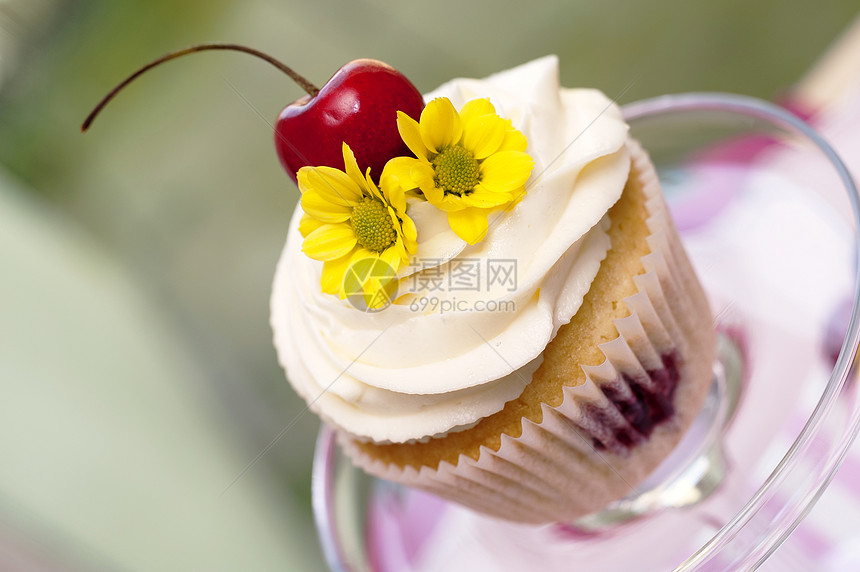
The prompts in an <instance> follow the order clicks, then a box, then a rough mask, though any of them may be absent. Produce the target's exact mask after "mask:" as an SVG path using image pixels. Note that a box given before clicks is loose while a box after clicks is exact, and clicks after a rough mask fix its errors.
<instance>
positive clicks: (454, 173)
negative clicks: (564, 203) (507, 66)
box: [385, 97, 534, 244]
mask: <svg viewBox="0 0 860 572" xmlns="http://www.w3.org/2000/svg"><path fill="white" fill-rule="evenodd" d="M397 128H398V130H399V131H400V136H401V137H402V138H403V141H404V142H405V143H406V145H407V146H408V147H409V149H410V150H411V151H412V152H413V153H414V154H415V157H416V158H411V157H398V158H395V159H391V160H390V161H389V162H388V164H387V165H386V166H385V168H386V171H389V172H390V174H391V175H392V176H393V177H395V178H397V179H398V180H399V181H400V184H401V185H402V186H403V188H404V189H406V190H413V189H420V190H421V192H422V193H423V194H424V197H425V198H426V199H427V200H428V201H429V202H430V203H431V204H433V205H434V206H436V207H437V208H439V209H442V210H443V211H445V212H446V213H448V224H450V225H451V229H452V230H453V231H454V232H455V233H456V234H457V236H459V237H460V238H462V239H463V240H465V241H466V242H468V243H469V244H476V243H478V242H480V241H481V240H483V239H484V237H485V236H486V234H487V226H488V223H487V216H488V215H489V213H490V212H492V211H493V210H495V209H500V208H504V207H507V206H509V205H512V204H516V203H517V202H518V201H519V200H520V199H521V198H522V196H523V195H524V194H525V192H526V189H525V183H526V181H527V180H528V178H529V175H530V174H531V172H532V169H533V168H534V161H532V158H531V157H530V156H529V155H528V154H527V153H526V152H525V150H526V145H527V141H526V138H525V136H524V135H523V134H522V133H520V132H519V131H518V130H516V129H515V128H514V127H513V126H512V125H511V122H510V120H507V119H502V118H501V117H499V116H498V115H496V110H495V108H494V107H493V105H492V104H491V103H490V101H489V100H488V99H474V100H472V101H470V102H468V103H466V105H464V106H463V108H462V109H461V110H460V112H459V113H458V112H457V110H456V109H454V105H453V104H452V103H451V101H450V100H449V99H447V98H444V97H440V98H436V99H434V100H433V101H431V102H430V103H428V104H427V106H426V107H425V108H424V111H423V112H422V113H421V118H420V121H415V120H414V119H412V118H411V117H409V116H408V115H406V114H405V113H402V112H399V111H398V112H397Z"/></svg>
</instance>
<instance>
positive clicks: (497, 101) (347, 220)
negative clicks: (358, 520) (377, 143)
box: [272, 57, 715, 523]
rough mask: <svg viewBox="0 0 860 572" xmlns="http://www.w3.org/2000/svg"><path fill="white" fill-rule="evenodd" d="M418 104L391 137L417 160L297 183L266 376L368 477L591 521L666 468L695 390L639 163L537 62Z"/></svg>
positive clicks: (646, 170)
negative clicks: (272, 372) (415, 116)
mask: <svg viewBox="0 0 860 572" xmlns="http://www.w3.org/2000/svg"><path fill="white" fill-rule="evenodd" d="M425 99H426V101H427V102H428V104H427V107H426V108H425V111H424V112H423V113H422V115H421V118H420V121H418V122H416V121H414V120H411V119H409V118H408V117H405V116H401V117H399V118H398V127H399V129H400V133H401V135H402V136H403V139H404V141H405V143H406V144H407V146H408V147H409V149H411V150H412V152H413V155H414V156H409V157H397V158H392V159H391V160H390V161H389V162H388V163H387V164H386V166H385V168H384V169H383V172H382V173H360V172H359V171H358V169H357V167H356V166H355V165H354V160H352V150H350V149H349V148H348V147H346V146H344V160H345V165H346V169H345V171H344V172H343V173H341V174H335V173H333V172H331V171H325V170H321V169H313V168H305V169H303V170H302V171H300V172H299V177H298V179H299V185H300V189H301V190H302V193H303V196H302V203H301V204H300V206H299V207H298V208H297V209H296V213H295V215H294V216H293V220H292V223H291V225H290V230H289V234H288V238H287V242H286V246H285V248H284V251H283V254H282V256H281V259H280V262H279V264H278V268H277V271H276V275H275V280H274V286H273V294H272V326H273V330H274V341H275V346H276V348H277V352H278V356H279V360H280V362H281V364H282V365H283V367H284V368H285V370H286V373H287V377H288V379H289V381H290V382H291V383H292V385H293V387H294V388H295V389H296V391H297V392H298V393H299V394H300V395H301V396H302V397H303V398H304V399H305V400H306V401H307V402H308V404H309V406H310V408H311V409H312V410H313V411H315V412H316V413H317V414H318V415H319V416H320V417H321V418H322V419H323V420H324V421H325V422H326V423H329V424H330V425H332V426H333V427H335V428H336V430H337V433H338V436H339V441H340V443H341V445H342V447H343V449H344V451H345V452H346V453H347V454H348V455H349V456H350V457H351V458H352V459H353V461H354V462H355V464H357V465H358V466H360V467H361V468H363V469H364V470H365V471H367V472H368V473H371V474H373V475H376V476H379V477H382V478H385V479H389V480H392V481H396V482H399V483H403V484H406V485H409V486H414V487H418V488H421V489H425V490H428V491H431V492H434V493H436V494H438V495H440V496H443V497H445V498H448V499H451V500H454V501H456V502H459V503H461V504H464V505H466V506H468V507H471V508H473V509H476V510H478V511H481V512H484V513H487V514H490V515H494V516H498V517H502V518H506V519H510V520H514V521H519V522H526V523H546V522H553V521H565V520H571V519H574V518H577V517H580V516H583V515H586V514H588V513H591V512H594V511H597V510H599V509H601V508H602V507H604V506H605V505H606V504H607V503H610V502H612V501H614V500H618V499H620V498H622V497H625V496H627V495H629V494H631V493H632V492H634V491H635V490H636V487H637V486H638V485H639V484H640V483H641V482H642V481H643V480H644V479H645V478H646V477H647V476H648V474H649V473H650V472H652V471H653V470H654V469H655V468H656V466H657V465H658V464H659V463H660V461H662V460H663V459H664V458H665V457H666V456H667V455H668V453H669V452H670V451H671V450H672V448H673V447H674V446H675V445H676V444H677V442H678V441H679V440H680V438H681V436H682V435H683V433H684V432H685V431H686V429H687V428H688V427H689V425H690V423H691V422H692V420H693V418H694V417H695V416H696V414H697V413H698V411H699V409H700V408H701V405H702V403H703V401H704V398H705V395H706V393H707V391H708V388H709V386H710V382H711V377H712V363H713V359H714V345H715V341H714V332H713V328H712V317H711V314H710V309H709V306H708V303H707V300H706V298H705V295H704V293H703V291H702V289H701V286H700V285H699V283H698V280H697V278H696V276H695V273H694V271H693V269H692V267H691V265H690V262H689V260H688V259H687V257H686V254H685V253H684V251H683V248H682V246H681V243H680V240H679V237H678V234H677V231H676V230H675V228H674V226H673V224H672V221H671V219H670V217H669V213H668V211H667V208H666V205H665V203H664V201H663V197H662V194H661V191H660V187H659V182H658V180H657V177H656V174H655V172H654V168H653V166H652V164H651V162H650V160H649V159H648V156H647V154H646V153H645V152H644V151H643V150H642V149H641V148H640V146H639V145H638V144H637V143H636V142H635V141H633V140H631V139H630V138H629V135H628V128H627V126H626V124H625V123H624V121H623V119H622V116H621V113H620V110H619V109H618V108H617V106H615V105H614V104H613V103H612V102H611V101H610V100H609V99H608V98H607V97H606V96H605V95H603V94H601V93H600V92H598V91H596V90H590V89H565V88H561V87H560V86H559V83H558V62H557V60H556V58H555V57H546V58H542V59H539V60H536V61H533V62H531V63H528V64H525V65H523V66H520V67H517V68H514V69H511V70H508V71H505V72H502V73H499V74H496V75H493V76H490V77H488V78H486V79H483V80H470V79H458V80H454V81H451V82H449V83H446V84H445V85H443V86H441V87H440V88H438V89H437V90H435V91H434V92H432V93H430V94H428V95H427V96H426V98H425ZM327 198H328V199H327ZM324 199H327V200H330V201H331V205H334V206H325V205H324V204H323V202H324Z"/></svg>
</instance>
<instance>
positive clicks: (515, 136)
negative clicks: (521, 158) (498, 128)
mask: <svg viewBox="0 0 860 572" xmlns="http://www.w3.org/2000/svg"><path fill="white" fill-rule="evenodd" d="M505 123H507V126H508V130H507V132H506V133H505V140H504V141H502V145H501V147H499V151H525V150H526V147H528V145H529V141H528V139H526V136H525V135H523V134H522V132H521V131H520V130H518V129H515V128H514V127H513V126H512V125H511V121H510V119H505Z"/></svg>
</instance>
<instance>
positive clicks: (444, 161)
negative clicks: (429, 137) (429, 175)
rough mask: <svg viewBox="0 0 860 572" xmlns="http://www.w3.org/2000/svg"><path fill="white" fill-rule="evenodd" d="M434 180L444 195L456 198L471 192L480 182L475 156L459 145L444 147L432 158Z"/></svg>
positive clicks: (479, 171)
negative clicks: (451, 195) (452, 195)
mask: <svg viewBox="0 0 860 572" xmlns="http://www.w3.org/2000/svg"><path fill="white" fill-rule="evenodd" d="M432 164H433V170H434V171H435V172H436V176H435V177H434V180H435V181H436V186H437V187H439V188H441V189H442V190H444V191H445V194H449V193H450V194H454V195H457V196H458V197H461V196H463V195H464V194H467V193H469V192H471V191H472V189H474V188H475V185H477V184H478V181H480V180H481V170H480V168H479V167H478V161H477V160H475V156H474V155H472V153H470V152H469V151H467V150H466V149H464V148H462V147H461V146H459V145H451V146H450V147H445V148H444V149H442V151H441V152H440V153H439V154H438V155H436V156H435V157H433V160H432Z"/></svg>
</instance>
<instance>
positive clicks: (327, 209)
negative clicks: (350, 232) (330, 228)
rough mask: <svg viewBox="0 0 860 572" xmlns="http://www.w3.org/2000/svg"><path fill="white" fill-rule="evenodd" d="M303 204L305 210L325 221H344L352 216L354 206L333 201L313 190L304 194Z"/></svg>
mask: <svg viewBox="0 0 860 572" xmlns="http://www.w3.org/2000/svg"><path fill="white" fill-rule="evenodd" d="M301 205H302V210H303V211H305V212H306V213H307V214H309V215H310V216H312V217H314V218H315V219H317V220H319V221H320V222H324V223H338V222H344V221H347V220H349V217H350V216H352V207H348V206H344V205H339V204H335V203H332V202H330V201H328V200H326V199H325V198H324V197H323V196H322V195H320V193H317V192H313V191H307V192H305V194H303V195H302V199H301Z"/></svg>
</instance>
